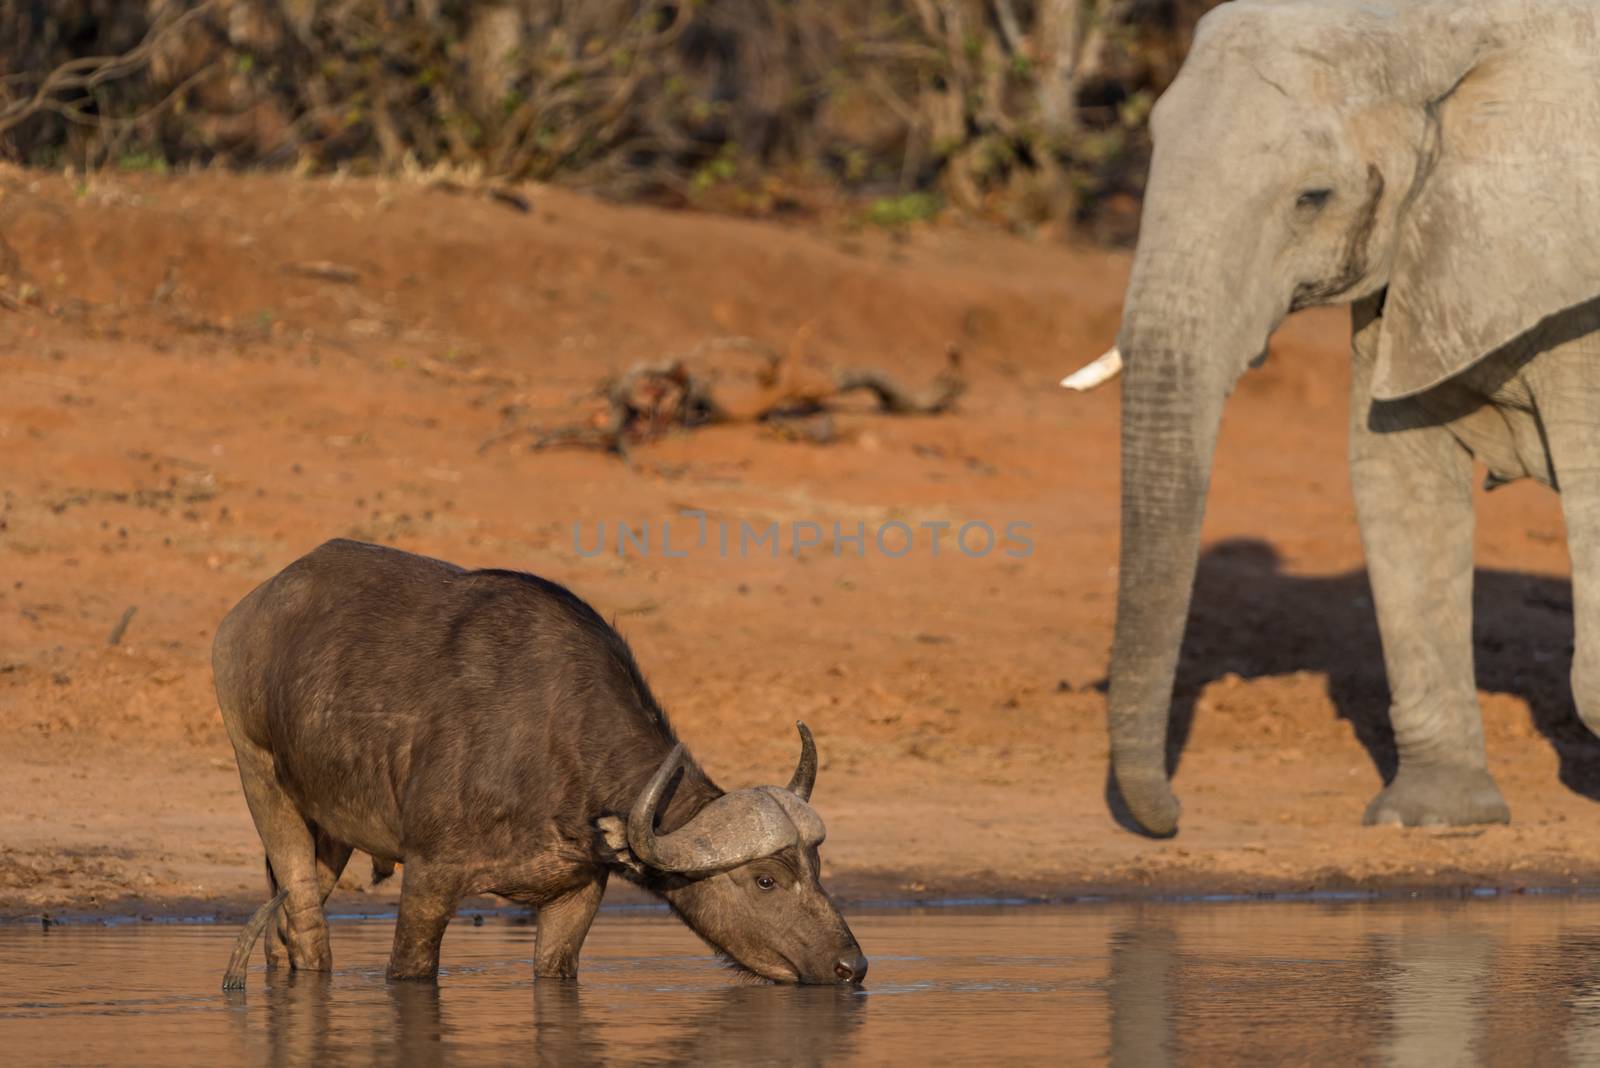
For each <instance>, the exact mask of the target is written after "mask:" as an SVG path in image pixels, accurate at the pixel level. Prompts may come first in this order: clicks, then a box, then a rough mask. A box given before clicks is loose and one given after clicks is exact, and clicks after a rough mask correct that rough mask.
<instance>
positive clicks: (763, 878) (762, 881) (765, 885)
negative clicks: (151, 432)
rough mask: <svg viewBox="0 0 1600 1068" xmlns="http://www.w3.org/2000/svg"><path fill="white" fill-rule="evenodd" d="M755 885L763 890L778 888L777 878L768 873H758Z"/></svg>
mask: <svg viewBox="0 0 1600 1068" xmlns="http://www.w3.org/2000/svg"><path fill="white" fill-rule="evenodd" d="M756 885H757V886H759V887H761V889H763V890H776V889H777V888H778V880H776V879H774V878H773V877H772V876H770V875H758V876H756Z"/></svg>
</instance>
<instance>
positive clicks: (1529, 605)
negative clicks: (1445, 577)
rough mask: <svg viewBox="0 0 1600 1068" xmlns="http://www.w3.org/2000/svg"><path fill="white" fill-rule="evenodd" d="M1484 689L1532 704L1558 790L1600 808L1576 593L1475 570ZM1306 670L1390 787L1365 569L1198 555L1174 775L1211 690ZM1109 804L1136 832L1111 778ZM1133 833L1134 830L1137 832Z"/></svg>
mask: <svg viewBox="0 0 1600 1068" xmlns="http://www.w3.org/2000/svg"><path fill="white" fill-rule="evenodd" d="M1473 640H1474V646H1475V651H1476V657H1477V672H1478V689H1479V690H1480V691H1485V692H1490V693H1507V694H1511V695H1513V696H1515V697H1519V698H1522V699H1523V700H1524V701H1526V702H1527V703H1528V708H1529V710H1530V712H1531V714H1532V717H1533V724H1534V727H1535V728H1536V729H1537V730H1538V731H1539V733H1540V734H1541V735H1542V736H1543V737H1544V738H1545V740H1546V741H1547V742H1549V744H1550V745H1551V747H1552V748H1553V749H1555V751H1556V754H1557V756H1558V757H1559V759H1560V768H1561V771H1560V775H1561V782H1562V783H1563V784H1564V785H1565V786H1566V787H1567V788H1568V789H1570V790H1572V791H1573V792H1575V793H1578V794H1581V795H1583V796H1584V797H1587V798H1590V799H1592V800H1600V739H1597V738H1596V737H1595V736H1594V735H1592V734H1590V733H1589V731H1588V729H1587V728H1586V727H1584V725H1583V723H1582V721H1580V720H1579V719H1578V715H1577V710H1576V709H1575V708H1574V706H1573V704H1572V695H1571V688H1570V686H1569V684H1568V681H1567V676H1568V673H1569V672H1570V670H1571V667H1572V586H1571V583H1570V582H1568V580H1567V579H1565V578H1557V577H1552V576H1548V575H1530V574H1525V573H1522V572H1516V571H1498V570H1493V569H1485V568H1480V569H1479V570H1478V571H1477V573H1476V576H1475V582H1474V591H1473ZM1299 671H1309V672H1315V673H1318V674H1325V675H1326V676H1327V680H1328V696H1329V698H1330V699H1331V700H1332V701H1333V704H1334V707H1335V708H1336V709H1337V710H1338V714H1339V717H1340V718H1341V719H1344V720H1346V721H1348V722H1349V723H1350V726H1351V729H1352V730H1354V732H1355V735H1356V738H1357V739H1358V740H1359V741H1360V742H1361V744H1362V745H1363V746H1364V747H1365V748H1366V750H1367V754H1368V755H1369V756H1370V757H1371V758H1372V762H1373V764H1374V765H1375V766H1376V767H1377V769H1378V772H1379V773H1380V774H1381V775H1382V776H1383V780H1384V782H1386V783H1387V782H1388V781H1390V780H1391V779H1392V778H1393V777H1394V773H1395V768H1396V757H1395V749H1394V735H1393V732H1392V731H1391V730H1390V727H1389V713H1388V709H1389V688H1388V683H1387V681H1386V680H1385V675H1384V668H1383V653H1382V648H1381V646H1380V644H1379V639H1378V621H1377V617H1376V615H1375V614H1374V611H1373V606H1372V590H1371V587H1370V586H1369V585H1368V582H1367V573H1366V571H1365V570H1362V571H1352V572H1347V573H1345V574H1342V575H1328V576H1300V575H1291V574H1286V573H1285V572H1284V571H1283V568H1282V560H1281V558H1280V557H1279V556H1278V553H1277V550H1275V549H1274V548H1273V547H1272V546H1271V545H1269V544H1268V543H1266V542H1264V541H1260V540H1257V539H1253V538H1238V539H1233V540H1230V541H1225V542H1221V543H1219V544H1217V545H1215V546H1213V547H1212V548H1210V549H1209V550H1207V551H1206V552H1205V553H1204V554H1203V555H1202V556H1201V557H1200V565H1199V569H1198V572H1197V574H1196V577H1195V592H1194V601H1193V605H1192V607H1191V608H1190V612H1189V625H1188V630H1187V631H1186V632H1185V635H1184V643H1183V654H1182V656H1181V657H1180V659H1179V662H1178V677H1177V683H1176V685H1175V687H1174V692H1173V703H1172V712H1171V720H1170V724H1169V729H1168V733H1167V768H1168V771H1169V773H1170V772H1173V771H1176V770H1177V767H1178V764H1179V762H1180V760H1181V759H1182V756H1183V750H1184V747H1185V745H1186V744H1187V743H1188V739H1189V732H1190V729H1191V728H1192V727H1193V725H1194V716H1195V705H1196V703H1197V701H1198V699H1199V697H1200V693H1201V691H1202V690H1204V689H1205V687H1206V686H1207V685H1208V684H1209V683H1211V682H1214V681H1216V680H1218V679H1221V678H1223V677H1224V676H1226V675H1228V674H1235V675H1238V676H1240V677H1241V678H1246V679H1254V678H1262V677H1265V676H1271V675H1288V674H1293V673H1295V672H1299ZM1107 784H1108V785H1107V800H1108V802H1109V803H1110V805H1111V809H1112V812H1113V814H1114V815H1115V816H1116V818H1117V819H1118V821H1119V822H1121V823H1123V824H1124V826H1129V827H1133V825H1132V824H1131V823H1130V821H1129V817H1128V816H1127V812H1126V808H1125V807H1124V806H1123V804H1122V802H1121V798H1120V797H1117V796H1115V790H1114V788H1112V786H1111V784H1110V780H1109V777H1108V780H1107ZM1133 829H1137V828H1136V827H1135V828H1133Z"/></svg>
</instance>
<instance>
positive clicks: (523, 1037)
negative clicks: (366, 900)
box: [235, 972, 867, 1068]
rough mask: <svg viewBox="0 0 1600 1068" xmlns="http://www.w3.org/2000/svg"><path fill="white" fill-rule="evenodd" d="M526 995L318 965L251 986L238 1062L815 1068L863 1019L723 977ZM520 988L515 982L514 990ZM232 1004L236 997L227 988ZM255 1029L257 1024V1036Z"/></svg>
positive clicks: (841, 1003) (572, 986)
mask: <svg viewBox="0 0 1600 1068" xmlns="http://www.w3.org/2000/svg"><path fill="white" fill-rule="evenodd" d="M530 985H531V1012H530V1011H529V1009H530V1005H529V1000H527V995H522V994H516V993H513V992H510V991H504V990H502V991H499V992H497V994H496V995H495V997H494V998H493V1002H492V1004H485V995H484V994H483V992H481V991H475V992H469V991H465V990H463V991H452V990H451V989H450V987H449V986H448V985H444V986H441V985H438V984H434V983H404V982H391V983H383V982H382V981H381V980H376V981H373V982H367V981H365V980H362V981H358V982H357V983H356V984H354V985H346V984H343V983H339V982H336V981H335V980H334V979H333V978H332V977H330V976H328V975H325V974H317V973H311V972H277V973H273V974H271V975H270V976H269V978H268V981H267V983H266V984H265V986H264V987H263V989H262V990H261V991H260V993H259V994H258V995H257V997H259V998H261V999H263V1000H264V1001H265V1006H264V1009H265V1013H266V1021H265V1024H266V1026H265V1027H264V1028H260V1029H259V1032H258V1031H257V1025H255V1024H254V1023H252V1022H251V1021H250V1020H249V1019H248V1016H247V1012H246V1011H240V1012H238V1013H237V1014H236V1015H235V1034H236V1040H237V1041H238V1043H239V1045H240V1047H241V1048H240V1049H239V1050H238V1052H239V1053H240V1054H241V1056H240V1057H239V1058H238V1060H239V1062H240V1063H265V1064H267V1065H270V1066H271V1068H289V1066H299V1065H305V1064H316V1065H318V1066H320V1068H339V1066H345V1065H359V1064H402V1065H407V1066H417V1068H432V1066H436V1065H444V1064H448V1063H456V1062H459V1061H463V1060H471V1061H477V1060H479V1059H480V1058H482V1057H484V1056H486V1055H492V1056H493V1057H495V1058H496V1059H501V1058H505V1059H512V1058H514V1059H516V1060H518V1061H524V1062H531V1063H534V1064H540V1065H560V1066H563V1068H583V1066H585V1065H600V1064H613V1063H618V1062H633V1063H638V1062H641V1061H647V1062H648V1063H651V1064H664V1065H673V1064H684V1065H688V1064H707V1063H711V1064H729V1063H750V1062H752V1061H760V1062H761V1063H763V1064H772V1065H786V1066H791V1065H792V1066H794V1068H806V1066H820V1065H824V1064H828V1063H831V1062H834V1061H837V1060H839V1059H840V1058H841V1057H842V1056H843V1055H844V1054H845V1053H846V1052H847V1051H848V1049H849V1043H850V1038H851V1034H852V1032H854V1031H855V1030H856V1029H857V1028H859V1027H860V1026H861V1024H862V1022H863V1020H864V1019H865V1009H866V1003H867V998H866V996H865V995H864V994H863V993H862V992H861V991H859V990H855V989H852V988H847V987H838V988H835V987H790V986H782V987H779V986H765V985H763V986H729V987H724V988H717V989H712V990H685V989H682V988H676V989H667V990H661V991H640V992H637V993H630V994H629V996H628V997H627V999H626V1000H627V1002H628V1004H629V1009H628V1010H626V1011H624V1010H621V1009H619V1007H618V997H617V993H618V992H617V991H616V990H592V991H585V989H584V987H583V985H582V984H581V983H578V982H572V981H561V980H545V981H538V982H534V983H532V984H530ZM525 989H526V988H525ZM236 1000H237V1002H238V1006H239V1008H240V1009H241V1010H244V1009H245V1008H246V1007H247V1006H248V1002H246V1001H245V999H244V998H243V997H238V998H237V999H236ZM513 1005H521V1006H522V1009H521V1011H523V1012H527V1013H528V1016H527V1020H526V1025H525V1026H523V1027H505V1026H487V1025H486V1022H485V1020H484V1015H485V1013H486V1012H492V1013H493V1015H494V1016H495V1017H496V1023H499V1024H504V1023H505V1022H507V1021H505V1019H504V1017H503V1015H502V1013H504V1012H506V1011H515V1010H512V1009H511V1008H510V1007H511V1006H513ZM260 1032H264V1033H260Z"/></svg>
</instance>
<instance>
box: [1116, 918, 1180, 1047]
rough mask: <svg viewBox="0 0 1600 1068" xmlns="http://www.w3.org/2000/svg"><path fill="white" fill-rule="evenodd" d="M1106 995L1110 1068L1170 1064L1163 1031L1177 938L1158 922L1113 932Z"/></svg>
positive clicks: (1166, 1034) (1137, 923) (1138, 922)
mask: <svg viewBox="0 0 1600 1068" xmlns="http://www.w3.org/2000/svg"><path fill="white" fill-rule="evenodd" d="M1110 949H1111V961H1110V965H1109V968H1108V970H1109V972H1110V976H1109V981H1108V983H1107V987H1106V991H1107V995H1108V997H1109V999H1110V1002H1111V1004H1110V1010H1111V1013H1110V1015H1111V1064H1112V1066H1113V1068H1166V1066H1167V1065H1170V1064H1172V1063H1173V1062H1172V1036H1171V1033H1170V1031H1169V1030H1168V1027H1169V1023H1170V1015H1169V1014H1170V1012H1171V1008H1172V971H1173V967H1174V965H1175V963H1176V959H1177V952H1176V950H1177V945H1176V937H1175V936H1174V935H1173V933H1172V928H1171V927H1170V926H1169V925H1168V924H1166V923H1165V922H1163V921H1162V920H1160V919H1159V918H1157V919H1148V918H1145V917H1140V916H1136V917H1135V918H1134V920H1133V921H1132V922H1129V923H1125V924H1124V925H1123V926H1122V927H1120V928H1119V929H1117V930H1116V931H1114V932H1112V934H1111V939H1110Z"/></svg>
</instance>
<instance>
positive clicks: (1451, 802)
mask: <svg viewBox="0 0 1600 1068" xmlns="http://www.w3.org/2000/svg"><path fill="white" fill-rule="evenodd" d="M1361 822H1362V823H1364V824H1366V825H1367V826H1368V827H1375V826H1380V825H1384V824H1391V825H1395V824H1397V825H1399V826H1402V827H1460V826H1464V825H1467V824H1474V823H1510V822H1511V810H1510V809H1509V808H1507V807H1506V799H1505V798H1504V797H1502V796H1500V788H1499V787H1498V786H1496V785H1495V784H1494V779H1493V778H1491V777H1490V775H1489V773H1488V772H1487V771H1484V770H1483V769H1481V768H1463V767H1451V766H1449V765H1432V766H1424V767H1411V768H1408V767H1405V766H1402V767H1401V768H1400V773H1399V774H1398V775H1396V776H1395V777H1394V781H1393V782H1391V783H1390V784H1389V785H1388V786H1386V787H1384V789H1383V791H1382V792H1381V793H1379V794H1378V796H1377V797H1374V798H1373V799H1372V803H1371V804H1369V805H1367V812H1366V815H1365V816H1363V817H1362V818H1361Z"/></svg>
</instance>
